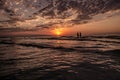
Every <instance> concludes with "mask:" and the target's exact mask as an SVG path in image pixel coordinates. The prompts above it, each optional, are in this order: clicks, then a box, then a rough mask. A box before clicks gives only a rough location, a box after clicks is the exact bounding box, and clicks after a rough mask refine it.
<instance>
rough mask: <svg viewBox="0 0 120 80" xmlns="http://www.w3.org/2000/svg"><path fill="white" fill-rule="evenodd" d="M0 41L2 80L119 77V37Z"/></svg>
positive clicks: (105, 79) (111, 79)
mask: <svg viewBox="0 0 120 80" xmlns="http://www.w3.org/2000/svg"><path fill="white" fill-rule="evenodd" d="M5 40H7V41H8V40H9V43H8V42H7V41H5ZM1 41H5V42H1V43H0V80H120V54H119V53H120V44H119V43H120V40H119V39H107V38H103V39H101V38H93V39H92V40H90V41H89V40H87V41H86V40H82V41H81V40H55V39H54V40H50V39H34V38H32V39H31V38H1ZM10 41H11V42H10Z"/></svg>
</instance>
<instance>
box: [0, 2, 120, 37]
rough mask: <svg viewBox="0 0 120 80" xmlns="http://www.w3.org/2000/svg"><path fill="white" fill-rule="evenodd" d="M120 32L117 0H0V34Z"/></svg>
mask: <svg viewBox="0 0 120 80" xmlns="http://www.w3.org/2000/svg"><path fill="white" fill-rule="evenodd" d="M76 32H82V33H83V34H85V35H89V34H90V35H92V34H112V33H120V0H0V36H7V35H39V34H40V35H42V34H44V35H75V34H76Z"/></svg>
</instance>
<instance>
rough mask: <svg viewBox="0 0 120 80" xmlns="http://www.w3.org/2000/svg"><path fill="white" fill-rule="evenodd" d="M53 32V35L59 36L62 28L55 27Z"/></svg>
mask: <svg viewBox="0 0 120 80" xmlns="http://www.w3.org/2000/svg"><path fill="white" fill-rule="evenodd" d="M53 33H54V34H55V35H57V36H60V35H62V33H63V29H62V28H55V29H54V30H53Z"/></svg>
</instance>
